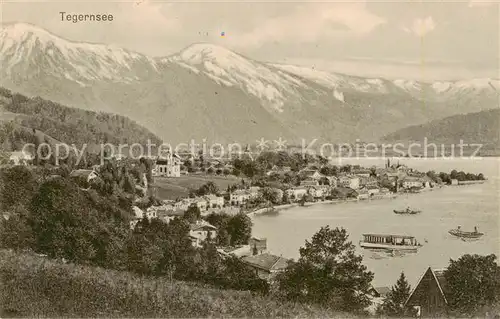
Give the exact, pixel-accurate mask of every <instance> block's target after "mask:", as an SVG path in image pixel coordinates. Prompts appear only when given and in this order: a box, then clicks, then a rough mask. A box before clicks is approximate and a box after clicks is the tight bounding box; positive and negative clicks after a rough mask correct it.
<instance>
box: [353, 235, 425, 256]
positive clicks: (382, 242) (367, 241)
mask: <svg viewBox="0 0 500 319" xmlns="http://www.w3.org/2000/svg"><path fill="white" fill-rule="evenodd" d="M359 245H360V246H361V247H363V248H366V249H380V250H386V251H392V252H395V251H414V252H416V251H417V250H418V249H419V248H420V247H422V244H420V243H419V242H418V241H417V240H416V239H415V237H413V236H408V235H385V234H363V240H361V241H360V242H359Z"/></svg>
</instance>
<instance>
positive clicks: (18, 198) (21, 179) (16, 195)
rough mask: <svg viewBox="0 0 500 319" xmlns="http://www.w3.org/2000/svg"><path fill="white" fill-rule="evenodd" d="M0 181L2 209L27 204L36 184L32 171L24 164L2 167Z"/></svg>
mask: <svg viewBox="0 0 500 319" xmlns="http://www.w3.org/2000/svg"><path fill="white" fill-rule="evenodd" d="M0 181H1V185H0V204H1V205H0V206H1V208H2V209H3V210H10V209H11V207H13V206H17V205H25V206H26V205H28V204H29V202H30V201H31V198H32V197H33V195H34V194H35V192H36V189H37V186H38V185H37V182H36V178H35V175H34V173H33V172H32V171H30V170H29V169H28V168H27V167H25V166H14V167H12V168H5V169H3V170H2V171H1V172H0Z"/></svg>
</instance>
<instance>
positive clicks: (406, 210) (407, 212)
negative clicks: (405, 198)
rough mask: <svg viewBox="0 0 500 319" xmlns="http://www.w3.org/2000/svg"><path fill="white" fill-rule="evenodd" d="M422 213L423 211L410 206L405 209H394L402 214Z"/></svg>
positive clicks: (396, 212)
mask: <svg viewBox="0 0 500 319" xmlns="http://www.w3.org/2000/svg"><path fill="white" fill-rule="evenodd" d="M420 213H421V211H419V210H413V209H410V207H407V208H406V209H404V210H396V209H395V210H394V214H400V215H415V214H420Z"/></svg>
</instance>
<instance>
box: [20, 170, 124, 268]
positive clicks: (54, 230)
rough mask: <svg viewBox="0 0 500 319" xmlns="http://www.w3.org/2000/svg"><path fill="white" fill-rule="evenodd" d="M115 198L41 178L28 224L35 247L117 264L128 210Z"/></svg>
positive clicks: (70, 257) (72, 258)
mask: <svg viewBox="0 0 500 319" xmlns="http://www.w3.org/2000/svg"><path fill="white" fill-rule="evenodd" d="M117 201H118V198H115V197H102V196H100V195H99V194H97V193H96V192H95V191H88V192H87V191H83V190H80V189H79V188H78V187H77V186H76V184H74V183H72V182H71V181H70V180H66V179H62V178H60V179H52V180H48V181H46V182H44V183H43V184H42V185H41V186H40V188H39V191H38V192H37V194H36V195H35V196H34V197H33V199H32V201H31V205H30V209H29V210H30V214H29V216H28V218H27V219H28V225H29V226H30V227H31V229H32V230H33V237H34V250H35V251H39V252H43V253H46V254H47V255H48V256H49V257H53V258H65V259H68V260H69V261H73V262H77V263H91V264H96V265H99V266H110V265H117V264H119V261H118V260H116V259H119V258H118V256H120V249H119V247H120V246H121V243H123V242H124V234H127V233H128V231H129V224H128V220H127V216H126V215H128V214H130V213H131V212H130V211H124V210H122V209H120V208H119V207H118V203H117Z"/></svg>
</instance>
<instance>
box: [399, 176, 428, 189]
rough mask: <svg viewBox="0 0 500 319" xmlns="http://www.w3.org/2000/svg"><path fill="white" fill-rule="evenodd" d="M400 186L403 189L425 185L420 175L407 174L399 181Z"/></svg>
mask: <svg viewBox="0 0 500 319" xmlns="http://www.w3.org/2000/svg"><path fill="white" fill-rule="evenodd" d="M401 186H402V187H403V188H405V189H410V188H414V187H417V188H422V187H425V181H424V180H423V179H422V178H420V177H413V176H407V177H405V178H403V180H402V181H401Z"/></svg>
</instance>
